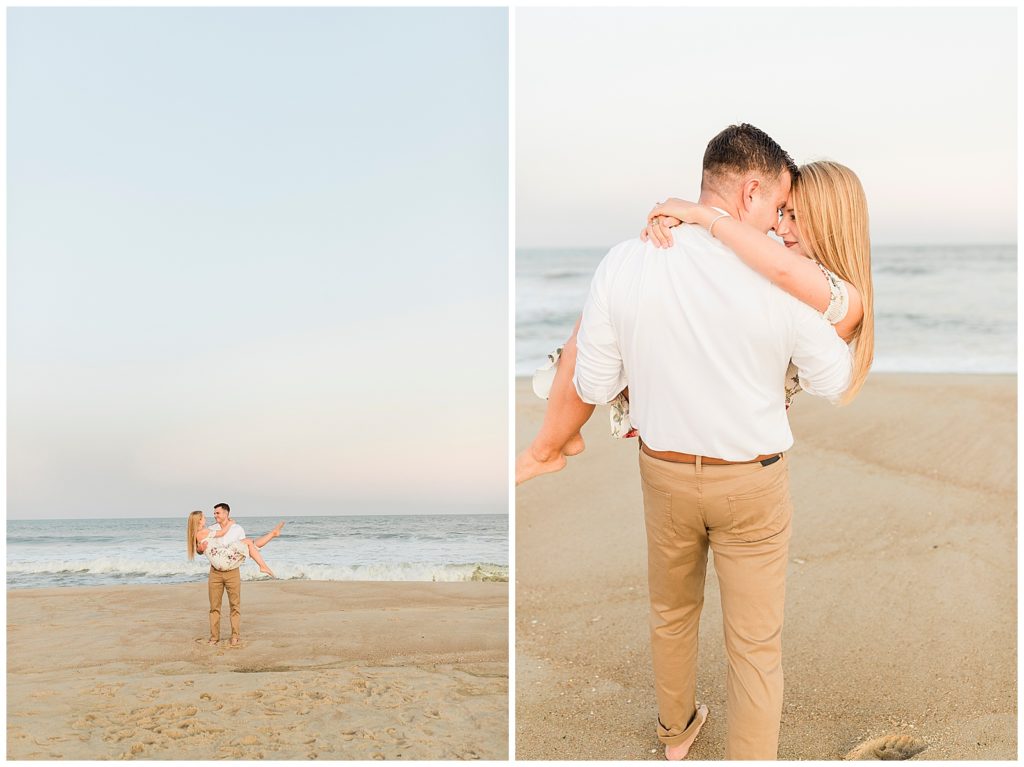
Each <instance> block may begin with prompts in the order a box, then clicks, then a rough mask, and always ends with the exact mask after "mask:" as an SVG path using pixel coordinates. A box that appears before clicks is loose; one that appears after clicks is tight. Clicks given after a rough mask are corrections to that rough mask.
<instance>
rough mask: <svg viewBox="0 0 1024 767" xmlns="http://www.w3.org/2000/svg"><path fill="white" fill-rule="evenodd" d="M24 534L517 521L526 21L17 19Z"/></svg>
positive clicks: (18, 471) (13, 297)
mask: <svg viewBox="0 0 1024 767" xmlns="http://www.w3.org/2000/svg"><path fill="white" fill-rule="evenodd" d="M7 29H8V150H7V152H8V153H7V157H8V206H9V207H8V414H9V415H8V418H9V422H8V427H9V442H8V501H9V503H8V514H9V515H10V516H11V517H14V518H24V517H44V516H45V517H75V516H78V517H97V516H168V515H173V514H175V513H179V512H180V513H182V514H185V513H187V512H188V511H189V510H191V509H192V508H207V509H209V508H210V507H211V506H212V505H213V503H215V502H217V501H219V500H228V501H229V502H231V503H232V508H233V509H235V508H237V509H238V510H239V513H240V514H243V515H256V514H282V513H283V514H303V513H306V514H309V513H324V514H343V513H353V514H366V513H377V512H380V513H418V512H424V513H426V512H433V513H437V512H505V511H506V510H507V509H506V507H507V484H506V475H507V472H506V465H507V457H506V456H507V445H506V442H507V410H506V395H507V375H508V364H507V357H508V348H507V317H508V309H507V307H508V304H507V300H508V299H507V288H508V280H507V269H508V255H507V240H508V229H507V226H508V225H507V205H508V194H507V187H508V175H507V174H508V170H507V164H508V131H507V120H508V112H507V97H508V92H507V79H508V51H507V11H506V10H504V9H501V8H488V9H471V8H464V9H408V8H404V9H372V10H368V9H359V8H320V9H315V8H305V9H271V8H267V9H252V8H238V9H186V8H177V9H158V8H148V9H127V8H126V9H117V8H112V9H101V8H88V9H24V8H16V9H11V10H9V11H8V22H7Z"/></svg>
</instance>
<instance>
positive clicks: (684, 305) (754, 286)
mask: <svg viewBox="0 0 1024 767" xmlns="http://www.w3.org/2000/svg"><path fill="white" fill-rule="evenodd" d="M674 241H675V242H674V245H673V246H672V247H670V248H667V249H659V248H657V247H655V246H654V245H653V244H651V243H650V242H648V243H644V242H641V241H640V240H639V239H634V240H627V241H626V242H623V243H621V244H619V245H617V246H615V247H614V248H612V249H611V251H609V253H608V255H607V256H605V258H604V260H603V261H602V262H601V264H600V265H599V266H598V268H597V272H596V273H595V275H594V279H593V282H592V283H591V288H590V295H589V297H588V299H587V303H586V306H585V308H584V310H583V320H582V323H581V325H580V330H579V333H578V335H577V350H578V351H577V359H576V374H575V376H574V379H573V380H574V383H575V385H576V390H577V392H578V393H579V395H580V397H581V398H582V399H583V401H584V402H589V403H593V404H603V403H607V402H610V401H611V400H612V399H614V398H615V396H616V395H617V394H618V393H619V392H620V391H622V389H623V388H625V387H626V386H627V385H628V386H629V415H630V420H631V421H632V422H633V425H634V426H635V427H636V428H637V429H638V431H639V432H640V436H641V437H642V438H643V440H644V443H645V444H647V445H648V446H649V447H650V448H652V449H654V450H673V451H676V452H682V453H693V454H696V455H703V456H711V457H715V458H722V459H725V460H729V461H747V460H751V459H752V458H755V457H756V456H758V455H762V454H769V453H775V452H782V451H784V450H788V449H789V448H790V447H791V446H792V444H793V434H792V432H791V431H790V428H789V419H788V418H787V417H786V397H785V375H786V369H787V368H788V366H789V361H790V359H792V361H793V363H794V364H795V365H796V367H797V369H798V370H799V375H800V384H801V387H802V388H803V389H804V391H806V392H808V393H810V394H815V395H818V396H821V397H825V398H827V399H829V400H831V401H833V402H835V401H837V400H838V399H839V398H840V396H841V395H842V394H843V392H845V391H846V389H847V387H848V386H849V383H850V376H851V370H852V356H851V352H850V349H849V347H848V346H847V345H846V343H845V342H844V341H843V340H842V339H840V338H839V336H838V335H837V334H836V332H835V329H834V328H833V327H832V326H831V325H829V324H828V322H827V321H826V320H825V319H824V318H823V317H822V315H821V314H820V313H819V312H816V311H815V310H814V309H812V308H811V307H809V306H807V305H806V304H803V303H801V302H800V301H798V300H797V299H795V298H793V297H792V296H790V295H789V294H788V293H785V292H784V291H782V290H781V289H779V288H777V287H776V286H775V285H772V283H771V282H770V281H769V280H767V279H765V278H764V277H762V276H761V275H760V274H758V273H757V272H755V271H754V270H753V269H751V268H750V267H748V266H747V265H746V264H744V263H743V262H742V261H741V260H740V259H739V257H738V256H737V255H736V254H735V253H733V252H732V251H731V250H729V249H728V248H727V247H725V246H724V245H723V244H722V243H721V242H719V241H718V240H715V239H714V238H713V237H711V235H709V234H708V233H707V231H706V230H705V229H703V228H702V227H697V226H685V225H684V226H680V227H677V228H676V229H675V230H674Z"/></svg>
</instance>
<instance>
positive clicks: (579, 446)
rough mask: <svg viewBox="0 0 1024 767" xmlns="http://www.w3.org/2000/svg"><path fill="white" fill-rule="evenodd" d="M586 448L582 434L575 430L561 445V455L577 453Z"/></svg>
mask: <svg viewBox="0 0 1024 767" xmlns="http://www.w3.org/2000/svg"><path fill="white" fill-rule="evenodd" d="M586 449H587V443H586V442H584V441H583V435H582V434H580V433H579V432H576V433H575V434H574V435H573V436H571V437H569V441H568V442H566V443H565V445H564V446H563V447H562V455H579V454H580V453H582V452H583V451H584V450H586Z"/></svg>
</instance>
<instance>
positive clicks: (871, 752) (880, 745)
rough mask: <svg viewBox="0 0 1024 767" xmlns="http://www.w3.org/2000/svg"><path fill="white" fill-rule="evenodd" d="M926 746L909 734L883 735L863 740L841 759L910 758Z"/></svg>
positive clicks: (926, 746)
mask: <svg viewBox="0 0 1024 767" xmlns="http://www.w3.org/2000/svg"><path fill="white" fill-rule="evenodd" d="M926 748H928V744H927V743H925V742H924V741H923V740H918V739H917V738H913V737H911V736H910V735H883V736H882V737H880V738H873V739H871V740H867V741H864V742H863V743H861V744H860V745H859V746H857V747H856V748H855V749H853V750H852V751H851V752H850V753H848V754H847V755H846V756H844V757H843V759H848V760H866V759H885V760H889V759H910V758H911V757H912V756H916V755H917V754H920V753H921V752H922V751H924V750H925V749H926Z"/></svg>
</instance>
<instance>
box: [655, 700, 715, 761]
mask: <svg viewBox="0 0 1024 767" xmlns="http://www.w3.org/2000/svg"><path fill="white" fill-rule="evenodd" d="M707 718H708V707H707V706H705V705H704V704H703V703H701V704H700V705H699V706H697V717H696V719H697V727H696V729H694V731H693V735H691V736H690V737H689V738H687V739H686V740H685V741H683V742H682V743H679V744H677V745H675V746H665V758H666V759H668V760H669V761H670V762H678V761H679V760H680V759H685V758H686V755H687V754H688V753H690V746H692V745H693V741H694V740H696V738H697V734H698V733H699V732H700V728H701V727H703V726H704V722H706V721H707Z"/></svg>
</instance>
